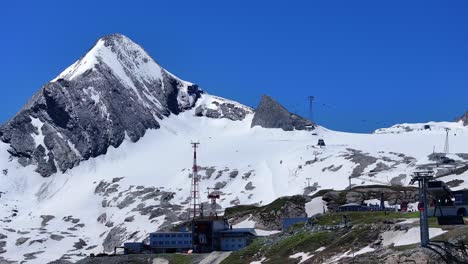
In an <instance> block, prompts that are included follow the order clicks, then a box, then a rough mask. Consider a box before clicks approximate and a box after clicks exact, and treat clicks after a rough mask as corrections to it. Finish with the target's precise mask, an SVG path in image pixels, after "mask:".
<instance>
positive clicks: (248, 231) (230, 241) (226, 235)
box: [219, 228, 257, 251]
mask: <svg viewBox="0 0 468 264" xmlns="http://www.w3.org/2000/svg"><path fill="white" fill-rule="evenodd" d="M219 234H220V239H221V251H237V250H241V249H243V248H245V247H247V246H248V245H250V243H252V241H253V240H254V239H255V238H256V237H257V233H255V229H253V228H235V229H227V230H223V231H220V232H219Z"/></svg>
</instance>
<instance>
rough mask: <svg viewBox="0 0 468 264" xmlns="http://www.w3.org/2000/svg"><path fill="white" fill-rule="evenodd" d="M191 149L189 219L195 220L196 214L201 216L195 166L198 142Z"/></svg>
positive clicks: (198, 185)
mask: <svg viewBox="0 0 468 264" xmlns="http://www.w3.org/2000/svg"><path fill="white" fill-rule="evenodd" d="M191 144H192V148H193V167H192V184H191V190H190V204H189V219H190V218H192V219H194V218H196V217H197V215H198V214H200V216H201V215H203V211H202V210H201V202H200V184H199V182H200V177H199V176H198V165H197V148H198V145H200V143H199V142H192V143H191Z"/></svg>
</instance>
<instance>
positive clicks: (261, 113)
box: [251, 95, 315, 131]
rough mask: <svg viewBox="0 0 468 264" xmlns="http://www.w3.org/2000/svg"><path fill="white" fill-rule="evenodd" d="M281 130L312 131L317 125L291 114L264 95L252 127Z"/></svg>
mask: <svg viewBox="0 0 468 264" xmlns="http://www.w3.org/2000/svg"><path fill="white" fill-rule="evenodd" d="M254 126H261V127H264V128H281V129H283V130H285V131H292V130H312V129H314V128H315V124H314V123H312V122H311V121H310V120H307V119H305V118H303V117H300V116H298V115H295V114H292V113H290V112H289V111H288V110H287V109H286V108H284V107H283V106H282V105H280V104H279V103H278V102H276V101H275V100H273V98H271V97H270V96H268V95H263V96H262V99H261V101H260V104H259V105H258V107H257V109H256V111H255V115H254V118H253V120H252V125H251V127H254Z"/></svg>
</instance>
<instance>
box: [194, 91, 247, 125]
mask: <svg viewBox="0 0 468 264" xmlns="http://www.w3.org/2000/svg"><path fill="white" fill-rule="evenodd" d="M205 97H206V98H205ZM202 100H207V101H208V102H204V103H203V104H200V105H199V106H197V108H196V109H195V115H196V116H206V117H209V118H227V119H230V120H232V121H238V120H244V118H245V117H246V116H247V115H248V114H252V113H253V110H252V109H251V108H249V107H246V106H244V105H241V104H239V103H237V102H233V101H229V100H226V99H224V98H219V97H216V96H212V95H203V97H202Z"/></svg>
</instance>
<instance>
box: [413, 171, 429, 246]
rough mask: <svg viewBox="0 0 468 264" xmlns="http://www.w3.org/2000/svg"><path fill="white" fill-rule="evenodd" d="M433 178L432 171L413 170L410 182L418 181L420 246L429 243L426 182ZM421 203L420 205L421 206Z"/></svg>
mask: <svg viewBox="0 0 468 264" xmlns="http://www.w3.org/2000/svg"><path fill="white" fill-rule="evenodd" d="M433 178H434V172H433V171H419V172H415V173H414V176H413V179H411V182H410V184H411V185H413V184H414V183H415V182H418V190H419V205H418V209H419V228H420V235H421V247H428V245H429V223H428V220H427V183H428V182H429V181H430V180H432V179H433ZM421 205H422V207H421Z"/></svg>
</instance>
